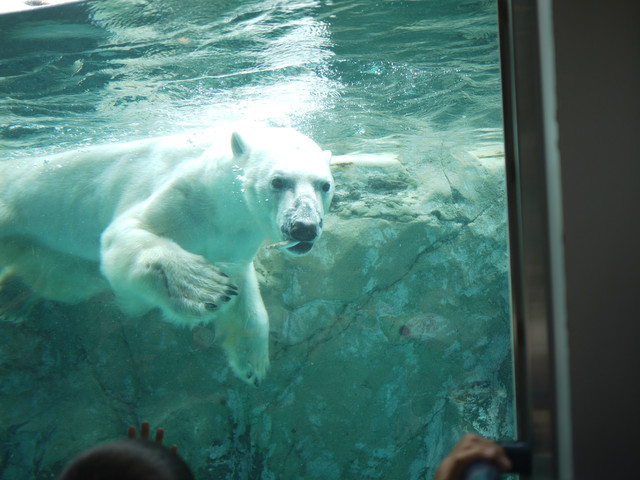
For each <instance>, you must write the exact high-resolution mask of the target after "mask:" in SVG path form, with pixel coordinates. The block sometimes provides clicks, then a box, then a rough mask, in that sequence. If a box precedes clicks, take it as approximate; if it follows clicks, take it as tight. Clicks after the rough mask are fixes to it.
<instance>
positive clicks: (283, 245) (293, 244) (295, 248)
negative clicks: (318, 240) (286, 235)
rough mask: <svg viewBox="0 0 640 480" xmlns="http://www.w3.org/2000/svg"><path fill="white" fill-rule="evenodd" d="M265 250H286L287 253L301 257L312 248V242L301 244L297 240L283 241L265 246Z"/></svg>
mask: <svg viewBox="0 0 640 480" xmlns="http://www.w3.org/2000/svg"><path fill="white" fill-rule="evenodd" d="M267 248H277V249H286V250H287V251H288V252H291V253H295V254H297V255H303V254H305V253H307V252H308V251H309V250H311V248H313V242H301V241H299V240H284V241H282V242H278V243H272V244H271V245H267Z"/></svg>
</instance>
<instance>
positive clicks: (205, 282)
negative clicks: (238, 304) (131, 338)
mask: <svg viewBox="0 0 640 480" xmlns="http://www.w3.org/2000/svg"><path fill="white" fill-rule="evenodd" d="M145 270H146V272H145V274H146V276H147V277H148V278H151V279H152V283H153V284H154V285H155V289H156V291H160V292H161V294H162V296H163V297H164V302H163V304H164V308H165V310H167V309H168V311H167V312H166V313H168V314H169V315H170V316H172V317H178V318H179V319H182V318H184V317H185V316H186V317H196V318H202V317H204V316H206V315H207V314H208V313H210V312H215V311H217V310H218V309H219V308H221V307H222V306H223V305H224V304H226V303H228V302H230V301H231V300H232V299H233V297H235V296H237V295H238V287H236V286H235V285H234V284H233V282H232V281H231V279H230V278H229V277H228V276H227V275H226V274H225V273H224V272H223V271H222V270H220V269H219V268H218V267H216V266H215V265H212V264H211V263H209V262H208V261H207V260H205V259H204V258H202V257H197V256H195V255H194V256H192V257H190V258H189V259H188V261H183V262H179V263H178V262H168V263H167V262H162V261H155V262H148V263H147V264H146V265H145Z"/></svg>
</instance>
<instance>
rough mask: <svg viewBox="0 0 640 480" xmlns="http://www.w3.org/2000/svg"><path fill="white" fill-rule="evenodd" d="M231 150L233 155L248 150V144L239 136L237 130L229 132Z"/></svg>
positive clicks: (238, 154)
mask: <svg viewBox="0 0 640 480" xmlns="http://www.w3.org/2000/svg"><path fill="white" fill-rule="evenodd" d="M231 151H232V152H233V156H234V157H241V156H242V155H244V154H245V153H247V152H249V146H248V145H247V142H245V141H244V139H243V138H242V137H241V136H240V134H239V133H238V132H233V133H232V134H231Z"/></svg>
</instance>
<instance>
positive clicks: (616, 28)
mask: <svg viewBox="0 0 640 480" xmlns="http://www.w3.org/2000/svg"><path fill="white" fill-rule="evenodd" d="M553 14H554V27H555V29H554V30H555V31H554V35H555V43H556V52H555V54H556V76H557V102H558V122H559V140H560V145H559V146H560V157H561V168H562V189H563V208H564V222H565V248H566V250H565V257H566V276H567V308H568V320H569V348H570V362H571V363H570V368H571V372H570V373H571V395H572V422H573V448H574V472H575V475H574V477H575V478H576V479H580V480H582V479H591V478H594V479H595V478H598V479H601V478H616V474H618V475H620V474H626V477H620V478H638V477H636V475H640V474H638V472H637V471H638V470H640V465H639V464H638V463H637V460H636V458H637V447H638V446H640V441H639V440H638V437H639V436H640V421H639V419H640V414H639V412H638V410H639V409H640V328H639V324H640V274H639V272H640V145H639V143H640V2H638V0H622V1H617V2H602V1H593V0H586V1H585V0H580V1H578V0H570V1H563V0H556V1H555V2H554V8H553ZM634 469H635V471H636V473H635V475H632V476H629V475H631V473H632V472H633V471H634Z"/></svg>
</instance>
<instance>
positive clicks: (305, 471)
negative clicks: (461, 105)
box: [0, 151, 515, 480]
mask: <svg viewBox="0 0 640 480" xmlns="http://www.w3.org/2000/svg"><path fill="white" fill-rule="evenodd" d="M343 160H344V159H343ZM347 160H348V159H347ZM360 160H361V158H360V159H359V158H358V157H357V156H354V157H353V161H352V162H349V161H343V162H342V163H341V164H336V166H335V167H334V174H335V177H336V182H337V191H336V196H335V199H334V203H333V205H332V209H331V212H330V214H329V215H328V216H327V218H326V220H325V222H326V225H325V231H324V233H323V236H322V238H321V240H320V241H319V243H318V245H317V246H316V247H315V248H314V249H313V251H312V253H311V254H310V255H308V256H306V257H303V258H298V259H294V258H289V257H285V256H283V255H282V254H281V252H277V251H273V250H267V249H262V251H261V252H260V254H259V257H258V259H257V261H256V268H257V270H258V274H259V277H260V280H261V284H262V285H261V288H262V293H263V297H264V300H265V304H266V305H267V309H268V311H269V314H270V319H271V338H270V349H271V350H270V356H271V367H270V370H269V373H268V375H267V378H266V380H265V382H264V383H263V384H262V385H261V386H260V387H258V388H251V387H249V386H247V385H245V384H244V383H242V382H240V381H239V380H237V379H236V378H235V377H234V376H233V374H232V373H231V371H230V370H229V368H228V367H227V363H226V360H225V359H224V356H223V354H222V353H221V350H220V349H219V348H218V347H217V346H216V345H215V333H214V331H213V328H212V327H210V326H200V327H196V328H194V329H193V330H188V329H179V328H176V327H174V326H172V325H170V324H167V323H165V322H162V321H161V320H160V319H159V317H158V315H157V314H156V313H152V314H149V315H146V316H145V317H143V318H140V319H128V318H125V317H124V316H123V314H121V313H120V312H119V310H117V308H116V307H114V306H113V305H112V303H111V297H110V296H109V295H104V296H103V297H99V298H96V299H94V300H92V301H91V302H89V303H86V304H82V305H77V306H66V305H61V304H56V303H53V302H41V303H39V304H37V305H35V306H34V307H33V308H32V309H31V312H30V314H29V317H30V318H29V319H28V321H25V322H24V323H22V324H11V323H2V322H0V382H1V383H0V478H2V479H18V478H20V479H24V478H38V479H40V478H42V479H44V478H51V477H52V476H53V475H54V474H55V473H57V472H58V471H59V470H60V469H61V468H62V466H63V465H64V463H65V462H66V461H67V460H68V459H70V458H71V457H72V456H74V455H75V454H77V453H78V452H80V451H81V450H83V449H84V448H87V447H89V446H92V445H95V444H96V443H99V442H101V441H105V440H109V439H114V438H118V437H123V436H124V435H126V430H127V426H128V425H130V424H139V423H140V422H141V421H142V420H149V421H150V422H151V424H152V428H155V427H157V426H163V427H164V428H165V430H166V436H165V438H166V441H167V442H168V443H176V444H178V446H179V452H180V454H181V455H182V456H183V457H184V458H185V459H186V460H187V461H188V462H189V463H190V464H191V466H192V467H193V469H194V471H195V472H196V476H197V478H201V479H207V478H211V479H213V478H216V479H217V478H225V479H254V478H262V479H276V478H277V479H298V478H304V479H326V480H333V479H336V480H337V479H348V478H364V479H378V478H380V479H417V478H425V477H424V476H425V475H427V478H429V477H430V476H432V475H433V471H434V467H435V466H436V465H437V463H438V462H439V460H440V459H441V458H442V456H444V455H445V454H446V452H447V451H448V449H449V448H450V447H451V446H452V445H453V444H454V443H455V441H456V440H457V439H458V438H459V436H460V435H461V434H462V433H463V432H465V431H476V432H478V433H480V434H484V435H488V436H491V437H494V438H508V437H511V436H513V435H514V434H515V425H514V420H513V414H514V412H513V387H512V358H511V330H510V312H509V285H508V252H507V244H506V238H507V232H506V205H505V192H504V178H503V175H504V173H503V169H502V159H501V158H500V156H499V154H497V153H495V152H493V153H491V152H490V153H488V154H487V152H486V151H484V152H480V153H478V152H476V153H475V154H474V153H471V152H459V153H451V152H447V153H446V154H442V155H437V156H434V158H430V159H428V161H426V162H424V163H423V164H420V165H418V166H412V167H406V166H403V162H402V159H399V160H400V161H397V160H395V159H393V158H391V159H389V161H388V162H381V163H382V166H375V165H376V163H375V162H374V163H373V164H371V162H369V164H367V162H360ZM372 165H373V166H372Z"/></svg>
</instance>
